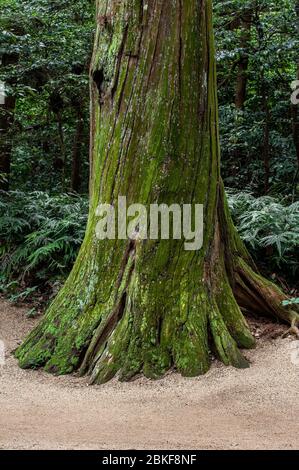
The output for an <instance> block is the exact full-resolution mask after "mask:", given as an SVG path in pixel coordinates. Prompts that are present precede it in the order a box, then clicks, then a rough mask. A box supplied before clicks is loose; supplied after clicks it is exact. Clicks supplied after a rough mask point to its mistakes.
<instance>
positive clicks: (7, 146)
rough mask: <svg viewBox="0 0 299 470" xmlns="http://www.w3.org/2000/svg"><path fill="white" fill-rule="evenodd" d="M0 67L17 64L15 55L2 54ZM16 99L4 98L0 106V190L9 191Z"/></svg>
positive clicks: (10, 96) (9, 96)
mask: <svg viewBox="0 0 299 470" xmlns="http://www.w3.org/2000/svg"><path fill="white" fill-rule="evenodd" d="M1 59H2V60H1V65H2V66H3V67H7V66H9V65H14V64H16V63H17V62H18V60H19V58H18V55H17V54H3V56H2V58H1ZM15 105H16V99H15V97H14V96H12V95H8V96H6V97H5V102H4V104H3V105H0V189H2V190H3V191H8V190H9V180H10V166H11V152H12V132H11V131H12V127H13V124H14V111H15Z"/></svg>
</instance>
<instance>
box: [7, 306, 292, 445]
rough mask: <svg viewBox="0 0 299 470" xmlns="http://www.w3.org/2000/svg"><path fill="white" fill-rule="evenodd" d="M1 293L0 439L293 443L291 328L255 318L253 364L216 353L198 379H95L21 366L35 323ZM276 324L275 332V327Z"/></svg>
mask: <svg viewBox="0 0 299 470" xmlns="http://www.w3.org/2000/svg"><path fill="white" fill-rule="evenodd" d="M25 314H26V309H19V308H16V307H12V306H11V305H10V304H8V303H7V302H4V301H1V302H0V340H2V341H4V343H5V347H6V363H5V365H4V366H1V365H0V449H196V450H197V449H198V450H199V449H296V448H298V447H299V426H298V412H299V399H298V391H299V380H298V379H299V365H295V364H293V363H292V361H291V351H292V349H291V347H292V345H293V346H294V344H292V342H293V341H294V340H293V339H292V338H286V339H280V338H279V339H275V340H274V339H273V336H277V330H275V328H274V329H273V326H272V325H270V324H269V323H268V324H267V323H264V324H262V325H258V324H254V323H252V327H253V329H254V331H255V334H256V336H257V337H260V338H259V341H258V347H257V349H256V350H254V351H250V352H246V357H248V358H249V359H250V361H251V363H252V365H251V368H250V369H247V370H235V369H233V368H226V367H224V366H223V365H221V364H219V363H218V361H215V362H214V365H213V367H212V369H211V370H210V372H209V373H208V374H207V375H206V376H204V377H199V378H195V379H184V378H182V377H180V376H179V375H178V374H175V373H170V374H168V375H167V377H165V378H164V379H163V380H159V381H156V382H151V381H149V380H146V379H144V378H139V379H137V380H136V381H134V382H131V383H125V384H121V383H119V382H117V381H112V382H110V383H109V384H107V385H104V386H100V387H99V386H93V387H90V386H88V384H87V381H86V379H79V378H76V377H74V376H68V377H53V376H50V375H48V374H46V373H44V372H42V371H23V370H21V369H19V368H18V366H17V364H16V361H15V360H14V358H13V357H12V356H11V354H10V352H11V351H12V350H13V349H14V348H15V347H16V346H17V344H19V343H20V340H21V339H22V338H23V337H24V335H25V334H26V333H27V332H28V331H29V330H30V329H31V328H32V327H33V326H34V323H35V320H29V319H28V318H26V315H25ZM273 332H274V333H273Z"/></svg>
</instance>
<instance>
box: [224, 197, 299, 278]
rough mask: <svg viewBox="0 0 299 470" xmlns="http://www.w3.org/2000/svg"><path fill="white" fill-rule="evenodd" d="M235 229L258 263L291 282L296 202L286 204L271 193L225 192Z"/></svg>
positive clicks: (297, 229) (298, 265)
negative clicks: (256, 196)
mask: <svg viewBox="0 0 299 470" xmlns="http://www.w3.org/2000/svg"><path fill="white" fill-rule="evenodd" d="M228 202H229V206H230V209H231V212H232V215H233V219H234V222H235V224H236V226H237V229H238V231H239V233H240V235H241V238H242V239H243V240H244V242H245V243H246V245H247V246H248V248H249V250H250V252H251V253H252V254H253V256H255V258H256V259H257V262H258V263H260V264H261V263H262V261H264V262H265V263H266V264H267V266H268V267H269V268H270V269H271V270H273V271H274V272H282V273H283V274H284V276H285V277H286V279H289V280H291V281H294V280H295V279H296V276H297V275H298V270H299V257H298V248H299V201H298V202H294V203H292V204H289V205H288V204H287V203H286V202H285V201H284V200H282V201H279V200H277V199H275V198H273V197H270V196H263V197H259V198H255V197H254V196H253V195H252V194H251V193H249V192H240V193H235V192H232V191H228Z"/></svg>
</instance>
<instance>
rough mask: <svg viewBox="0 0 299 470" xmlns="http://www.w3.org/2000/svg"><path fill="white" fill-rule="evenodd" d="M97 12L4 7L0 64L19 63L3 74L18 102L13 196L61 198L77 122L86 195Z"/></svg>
mask: <svg viewBox="0 0 299 470" xmlns="http://www.w3.org/2000/svg"><path fill="white" fill-rule="evenodd" d="M94 8H95V7H94V2H93V1H91V0H76V2H73V1H70V0H63V1H62V0H19V1H18V2H16V1H15V0H6V1H5V3H4V5H2V4H1V19H0V44H1V48H0V57H5V56H7V55H11V54H13V55H14V56H15V57H16V59H15V60H14V63H13V64H7V65H5V64H4V62H3V64H4V65H3V66H2V67H0V80H1V81H3V82H5V84H6V90H7V93H8V94H9V95H13V96H15V97H16V98H17V103H16V109H15V113H14V114H15V116H14V126H13V129H12V130H11V135H10V138H11V140H12V143H13V149H12V169H11V171H12V175H11V176H12V178H11V181H12V184H11V189H16V188H20V187H21V188H22V189H25V190H28V191H31V190H32V189H37V190H49V188H51V189H52V190H53V188H55V189H56V191H57V192H58V191H64V190H65V189H68V188H69V187H70V175H71V165H72V154H73V151H74V150H73V147H74V141H75V139H76V132H77V125H78V121H79V119H80V120H82V122H83V123H84V128H83V131H82V135H80V136H79V137H80V139H79V142H78V145H79V156H80V160H81V161H82V165H81V185H82V188H83V190H85V191H86V189H87V181H88V143H89V77H88V70H89V62H90V58H91V53H92V45H91V44H92V40H93V32H94ZM1 112H4V111H3V109H1V106H0V113H1ZM37 170H38V171H37Z"/></svg>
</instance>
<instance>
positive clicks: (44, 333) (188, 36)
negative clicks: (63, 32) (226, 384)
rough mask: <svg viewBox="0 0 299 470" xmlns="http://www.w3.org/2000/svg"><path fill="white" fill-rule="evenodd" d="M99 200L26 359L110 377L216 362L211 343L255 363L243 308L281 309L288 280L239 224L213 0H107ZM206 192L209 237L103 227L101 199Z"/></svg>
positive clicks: (141, 199) (98, 59) (235, 361)
mask: <svg viewBox="0 0 299 470" xmlns="http://www.w3.org/2000/svg"><path fill="white" fill-rule="evenodd" d="M91 77H92V82H91V90H92V103H93V110H92V125H91V134H92V146H91V204H90V214H89V221H88V226H87V231H86V236H85V240H84V243H83V246H82V248H81V251H80V254H79V256H78V259H77V262H76V264H75V266H74V269H73V271H72V273H71V275H70V277H69V279H68V281H67V282H66V285H65V287H64V288H63V289H62V290H61V292H60V293H59V295H58V296H57V298H56V300H55V301H54V302H53V304H52V306H51V307H50V309H49V311H48V312H47V314H46V315H45V318H44V319H43V320H42V321H41V323H40V324H39V326H38V327H37V328H36V329H35V330H34V331H33V332H32V333H31V334H30V336H29V337H28V339H27V340H26V341H25V343H24V344H23V345H22V346H21V347H20V348H19V349H18V350H17V353H16V355H17V357H18V359H19V362H20V365H21V366H22V367H24V368H26V367H45V369H46V370H47V371H51V372H55V373H59V374H64V373H70V372H72V371H74V370H78V369H79V371H80V373H81V374H85V373H88V374H90V375H91V381H92V382H96V383H102V382H105V381H107V380H109V379H111V378H112V377H113V376H114V375H116V374H117V375H118V376H119V378H120V379H122V380H128V379H130V378H131V377H133V376H134V375H135V374H137V373H139V372H143V374H145V375H146V376H147V377H152V378H158V377H160V376H162V375H163V374H164V373H165V372H166V371H167V370H168V369H170V368H171V367H175V368H176V369H177V370H178V371H180V372H181V373H182V374H183V375H186V376H195V375H198V374H203V373H205V372H206V371H207V370H208V369H209V366H210V358H211V351H213V352H214V353H215V354H217V355H218V357H219V358H220V359H221V360H222V361H223V362H224V363H225V364H227V365H229V364H232V365H234V366H236V367H246V366H247V361H246V360H245V359H244V357H243V356H242V354H241V353H240V352H239V347H241V348H251V347H252V346H253V345H254V339H253V337H252V336H251V334H250V331H249V328H248V326H247V324H246V321H245V320H244V317H243V315H242V313H241V310H240V307H242V308H244V309H245V310H249V311H255V312H258V313H261V314H270V315H276V316H278V317H280V318H283V319H284V320H285V321H289V322H293V323H295V322H296V321H297V320H298V315H297V314H296V313H294V312H289V311H287V310H284V309H283V308H282V307H281V305H280V304H281V300H282V299H283V298H284V296H283V294H282V293H281V292H280V291H279V290H278V289H277V288H276V287H274V286H273V285H272V284H271V283H269V282H267V281H265V280H264V279H263V278H261V277H260V276H259V274H257V273H256V269H255V266H254V264H253V262H252V260H251V259H250V257H249V255H248V254H247V252H246V250H245V248H244V246H243V245H242V243H241V242H240V239H239V237H238V235H237V234H236V231H235V229H234V227H233V225H232V222H231V219H230V216H229V213H228V209H227V204H226V200H225V195H224V190H223V185H222V182H221V178H220V173H219V166H220V165H219V140H218V117H217V95H216V74H215V60H214V45H213V34H212V12H211V1H210V0H201V1H200V0H188V2H187V1H183V0H173V1H172V2H170V1H169V0H155V1H152V0H150V1H149V0H148V1H146V0H127V1H118V0H108V1H105V2H104V1H98V8H97V32H96V37H95V46H94V54H93V61H92V66H91ZM119 195H126V196H127V199H128V201H127V202H128V204H131V203H143V204H144V205H146V206H148V205H149V204H150V203H153V202H155V203H165V204H169V205H170V204H172V203H179V204H180V203H186V204H187V203H190V204H192V205H195V204H196V203H198V204H204V216H205V230H204V247H203V249H201V250H200V251H195V252H190V251H185V250H184V246H183V243H184V242H183V241H178V240H170V241H167V240H160V241H153V240H152V241H150V240H148V241H127V240H115V241H114V240H106V241H102V242H100V241H97V239H96V236H95V226H96V223H97V217H96V215H95V212H96V207H97V205H98V204H99V202H101V203H116V201H117V198H118V196H119Z"/></svg>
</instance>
